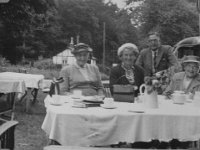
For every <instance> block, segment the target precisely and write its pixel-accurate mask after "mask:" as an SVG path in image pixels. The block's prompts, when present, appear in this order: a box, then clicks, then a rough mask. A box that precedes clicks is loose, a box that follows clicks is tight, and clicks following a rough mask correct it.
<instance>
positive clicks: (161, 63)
mask: <svg viewBox="0 0 200 150" xmlns="http://www.w3.org/2000/svg"><path fill="white" fill-rule="evenodd" d="M152 63H153V58H152V51H151V49H150V48H146V49H144V50H142V51H141V52H140V55H139V57H138V59H137V61H136V64H137V65H139V66H141V67H143V68H144V71H145V76H152V74H153V68H152V66H153V65H152ZM175 65H177V58H176V56H175V55H174V54H173V52H172V47H171V46H169V45H161V46H160V48H159V49H158V54H157V56H156V66H155V72H159V71H162V70H166V69H168V68H169V67H171V66H175Z"/></svg>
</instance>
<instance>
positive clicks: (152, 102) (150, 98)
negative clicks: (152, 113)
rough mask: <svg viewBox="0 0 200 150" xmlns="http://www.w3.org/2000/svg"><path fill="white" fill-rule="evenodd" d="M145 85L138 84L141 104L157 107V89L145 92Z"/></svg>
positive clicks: (147, 106)
mask: <svg viewBox="0 0 200 150" xmlns="http://www.w3.org/2000/svg"><path fill="white" fill-rule="evenodd" d="M147 86H148V85H145V84H142V85H141V86H140V89H139V91H140V95H141V96H140V97H142V100H143V104H144V106H145V107H146V108H158V94H157V91H152V92H150V93H149V92H147Z"/></svg>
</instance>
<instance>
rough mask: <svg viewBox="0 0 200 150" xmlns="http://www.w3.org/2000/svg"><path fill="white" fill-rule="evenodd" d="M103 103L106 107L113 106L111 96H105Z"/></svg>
mask: <svg viewBox="0 0 200 150" xmlns="http://www.w3.org/2000/svg"><path fill="white" fill-rule="evenodd" d="M104 105H105V106H107V107H113V106H114V99H113V98H111V97H109V98H108V97H106V98H105V99H104Z"/></svg>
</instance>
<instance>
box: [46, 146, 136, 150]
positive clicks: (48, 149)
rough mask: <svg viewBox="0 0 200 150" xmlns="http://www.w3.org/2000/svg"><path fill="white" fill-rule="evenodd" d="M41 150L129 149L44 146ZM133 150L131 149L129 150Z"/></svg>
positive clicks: (126, 149) (120, 149)
mask: <svg viewBox="0 0 200 150" xmlns="http://www.w3.org/2000/svg"><path fill="white" fill-rule="evenodd" d="M43 150H130V148H111V147H79V146H56V145H51V146H46V147H44V149H43ZM131 150H133V149H131ZM137 150H139V149H137Z"/></svg>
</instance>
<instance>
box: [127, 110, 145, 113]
mask: <svg viewBox="0 0 200 150" xmlns="http://www.w3.org/2000/svg"><path fill="white" fill-rule="evenodd" d="M129 112H133V113H144V112H145V111H144V110H129Z"/></svg>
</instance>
